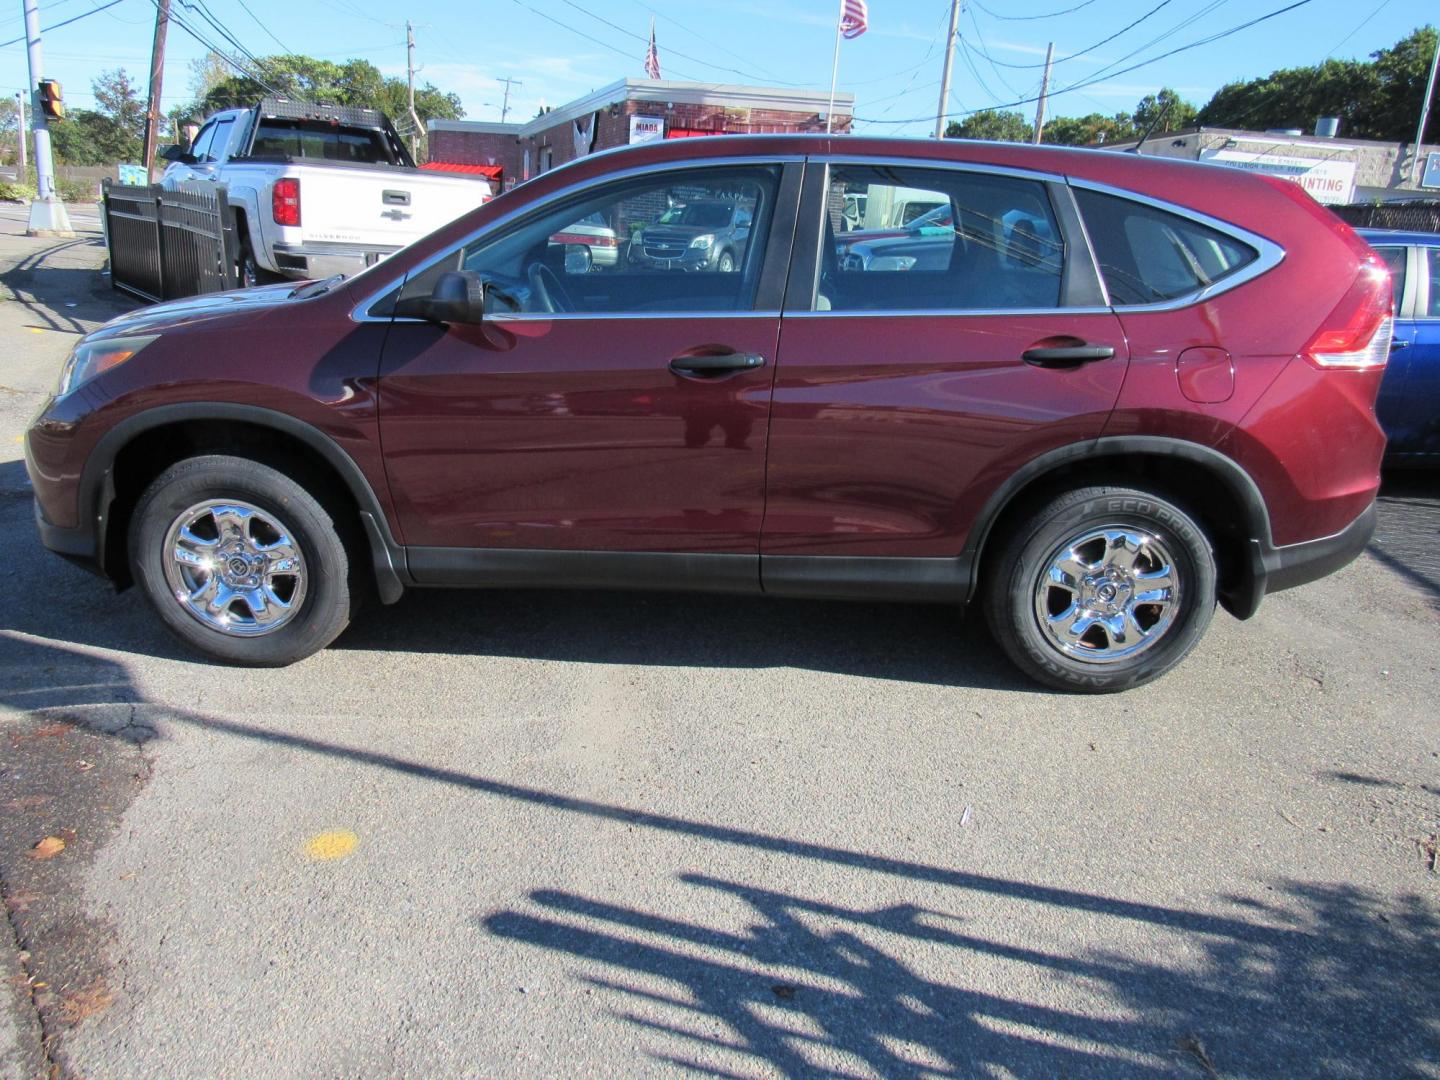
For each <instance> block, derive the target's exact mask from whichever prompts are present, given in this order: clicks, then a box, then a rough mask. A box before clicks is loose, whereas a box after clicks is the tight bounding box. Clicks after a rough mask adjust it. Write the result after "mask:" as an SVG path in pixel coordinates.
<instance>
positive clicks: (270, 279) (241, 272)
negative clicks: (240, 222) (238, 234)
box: [235, 238, 284, 289]
mask: <svg viewBox="0 0 1440 1080" xmlns="http://www.w3.org/2000/svg"><path fill="white" fill-rule="evenodd" d="M283 280H284V278H282V277H280V276H278V275H276V274H272V273H270V271H268V270H266V269H264V268H263V267H261V265H260V263H259V261H258V260H257V259H256V258H255V252H254V251H253V250H252V249H251V247H250V241H249V240H246V239H243V238H242V239H241V241H240V254H239V257H238V258H236V260H235V285H236V287H237V288H241V289H253V288H256V287H257V286H259V285H273V284H275V283H276V282H279V281H283Z"/></svg>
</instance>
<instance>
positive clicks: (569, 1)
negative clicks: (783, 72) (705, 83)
mask: <svg viewBox="0 0 1440 1080" xmlns="http://www.w3.org/2000/svg"><path fill="white" fill-rule="evenodd" d="M560 2H561V3H562V4H564V5H565V6H566V7H572V8H574V9H575V10H576V11H578V12H580V14H582V15H588V16H590V18H592V19H594V20H596V21H597V22H602V23H604V24H605V25H606V26H608V27H610V29H612V30H618V31H619V32H620V33H622V34H624V35H625V36H626V37H632V38H635V39H636V40H637V41H641V42H644V43H645V44H646V45H649V44H650V39H649V38H648V37H646V36H645V35H644V34H637V33H635V32H634V31H633V30H627V29H625V27H623V26H621V25H620V24H619V23H613V22H611V21H610V20H609V19H607V18H605V17H604V16H603V15H597V14H595V12H593V11H591V10H590V9H589V8H586V7H584V6H582V5H581V4H577V3H576V2H575V0H560ZM532 10H533V9H532ZM665 51H666V52H668V53H671V54H672V55H674V56H678V57H680V59H682V60H689V61H691V62H692V63H696V64H704V65H705V66H706V67H711V68H715V69H716V70H717V71H728V72H730V73H731V74H732V75H739V76H740V77H741V78H742V79H750V80H752V81H755V80H759V81H763V80H764V76H756V75H754V74H753V73H751V72H748V71H741V70H740V69H739V68H736V67H728V66H726V65H725V64H717V63H715V62H714V61H713V60H702V59H700V57H698V56H691V55H690V54H689V53H683V52H681V51H680V50H679V49H676V48H674V47H673V46H666V49H665ZM784 85H786V86H798V85H799V84H798V83H785V84H784Z"/></svg>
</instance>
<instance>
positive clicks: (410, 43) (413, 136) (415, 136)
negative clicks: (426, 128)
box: [405, 22, 420, 157]
mask: <svg viewBox="0 0 1440 1080" xmlns="http://www.w3.org/2000/svg"><path fill="white" fill-rule="evenodd" d="M405 80H406V82H408V83H409V84H410V156H411V157H415V156H416V155H417V154H418V153H419V152H420V143H419V139H420V115H419V114H418V113H417V112H416V111H415V27H414V26H413V25H411V24H410V23H409V22H407V23H406V24H405Z"/></svg>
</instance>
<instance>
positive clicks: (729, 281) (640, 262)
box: [403, 166, 780, 314]
mask: <svg viewBox="0 0 1440 1080" xmlns="http://www.w3.org/2000/svg"><path fill="white" fill-rule="evenodd" d="M779 175H780V172H779V167H778V166H763V167H755V166H750V167H724V168H709V169H707V168H693V169H683V170H676V171H674V172H669V173H662V174H651V175H647V176H644V177H640V178H637V179H633V180H628V181H624V182H619V183H612V184H607V185H605V186H603V187H599V188H595V189H592V190H591V191H589V192H587V193H585V194H583V195H581V196H577V197H572V198H569V199H567V200H565V201H564V202H562V203H560V204H558V205H552V206H550V207H547V208H545V209H543V210H541V211H540V212H539V213H537V214H534V215H531V216H530V217H529V218H528V219H526V220H523V221H521V222H520V223H518V224H515V225H512V226H510V227H508V228H505V229H503V230H501V231H499V232H492V233H490V234H489V235H486V236H484V237H481V238H479V239H477V240H475V241H473V242H472V243H471V244H470V245H468V246H467V247H465V248H464V249H462V250H461V251H460V252H458V253H457V254H455V255H452V256H450V257H448V258H446V259H443V260H441V263H443V264H444V265H441V264H436V265H434V266H431V267H429V268H427V269H426V270H424V271H422V272H420V273H418V274H416V275H413V276H412V277H411V279H410V280H409V281H407V282H406V284H405V288H404V290H403V295H404V296H406V297H409V296H418V295H424V294H426V293H428V292H429V291H430V289H431V288H432V287H433V283H434V279H435V278H436V277H437V276H438V275H439V274H440V273H441V272H443V271H445V270H452V269H461V270H470V271H474V272H476V273H478V274H480V275H481V276H482V277H484V278H485V280H486V282H487V285H488V286H489V293H488V295H489V297H490V307H491V309H492V310H494V311H495V312H496V313H497V314H499V313H504V312H511V313H518V314H568V313H578V314H628V313H634V314H644V313H646V312H676V311H683V312H690V311H745V310H750V309H751V308H752V307H753V306H754V301H755V291H756V287H757V285H758V283H759V280H760V264H761V261H762V260H763V258H764V255H765V241H766V237H767V236H768V233H769V225H770V219H771V216H772V210H773V205H774V200H775V191H776V188H777V187H778V184H779Z"/></svg>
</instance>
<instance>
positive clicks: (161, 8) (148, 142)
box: [140, 0, 170, 184]
mask: <svg viewBox="0 0 1440 1080" xmlns="http://www.w3.org/2000/svg"><path fill="white" fill-rule="evenodd" d="M169 29H170V0H155V43H154V44H153V45H152V46H151V47H150V101H149V103H148V104H147V105H146V106H145V140H144V142H143V143H141V146H142V147H143V149H142V150H141V151H140V154H141V162H142V164H144V166H145V178H146V179H147V180H149V181H150V183H152V184H153V183H154V182H155V144H156V142H157V141H158V140H159V136H160V88H161V84H162V83H163V82H164V80H165V32H166V31H167V30H169Z"/></svg>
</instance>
